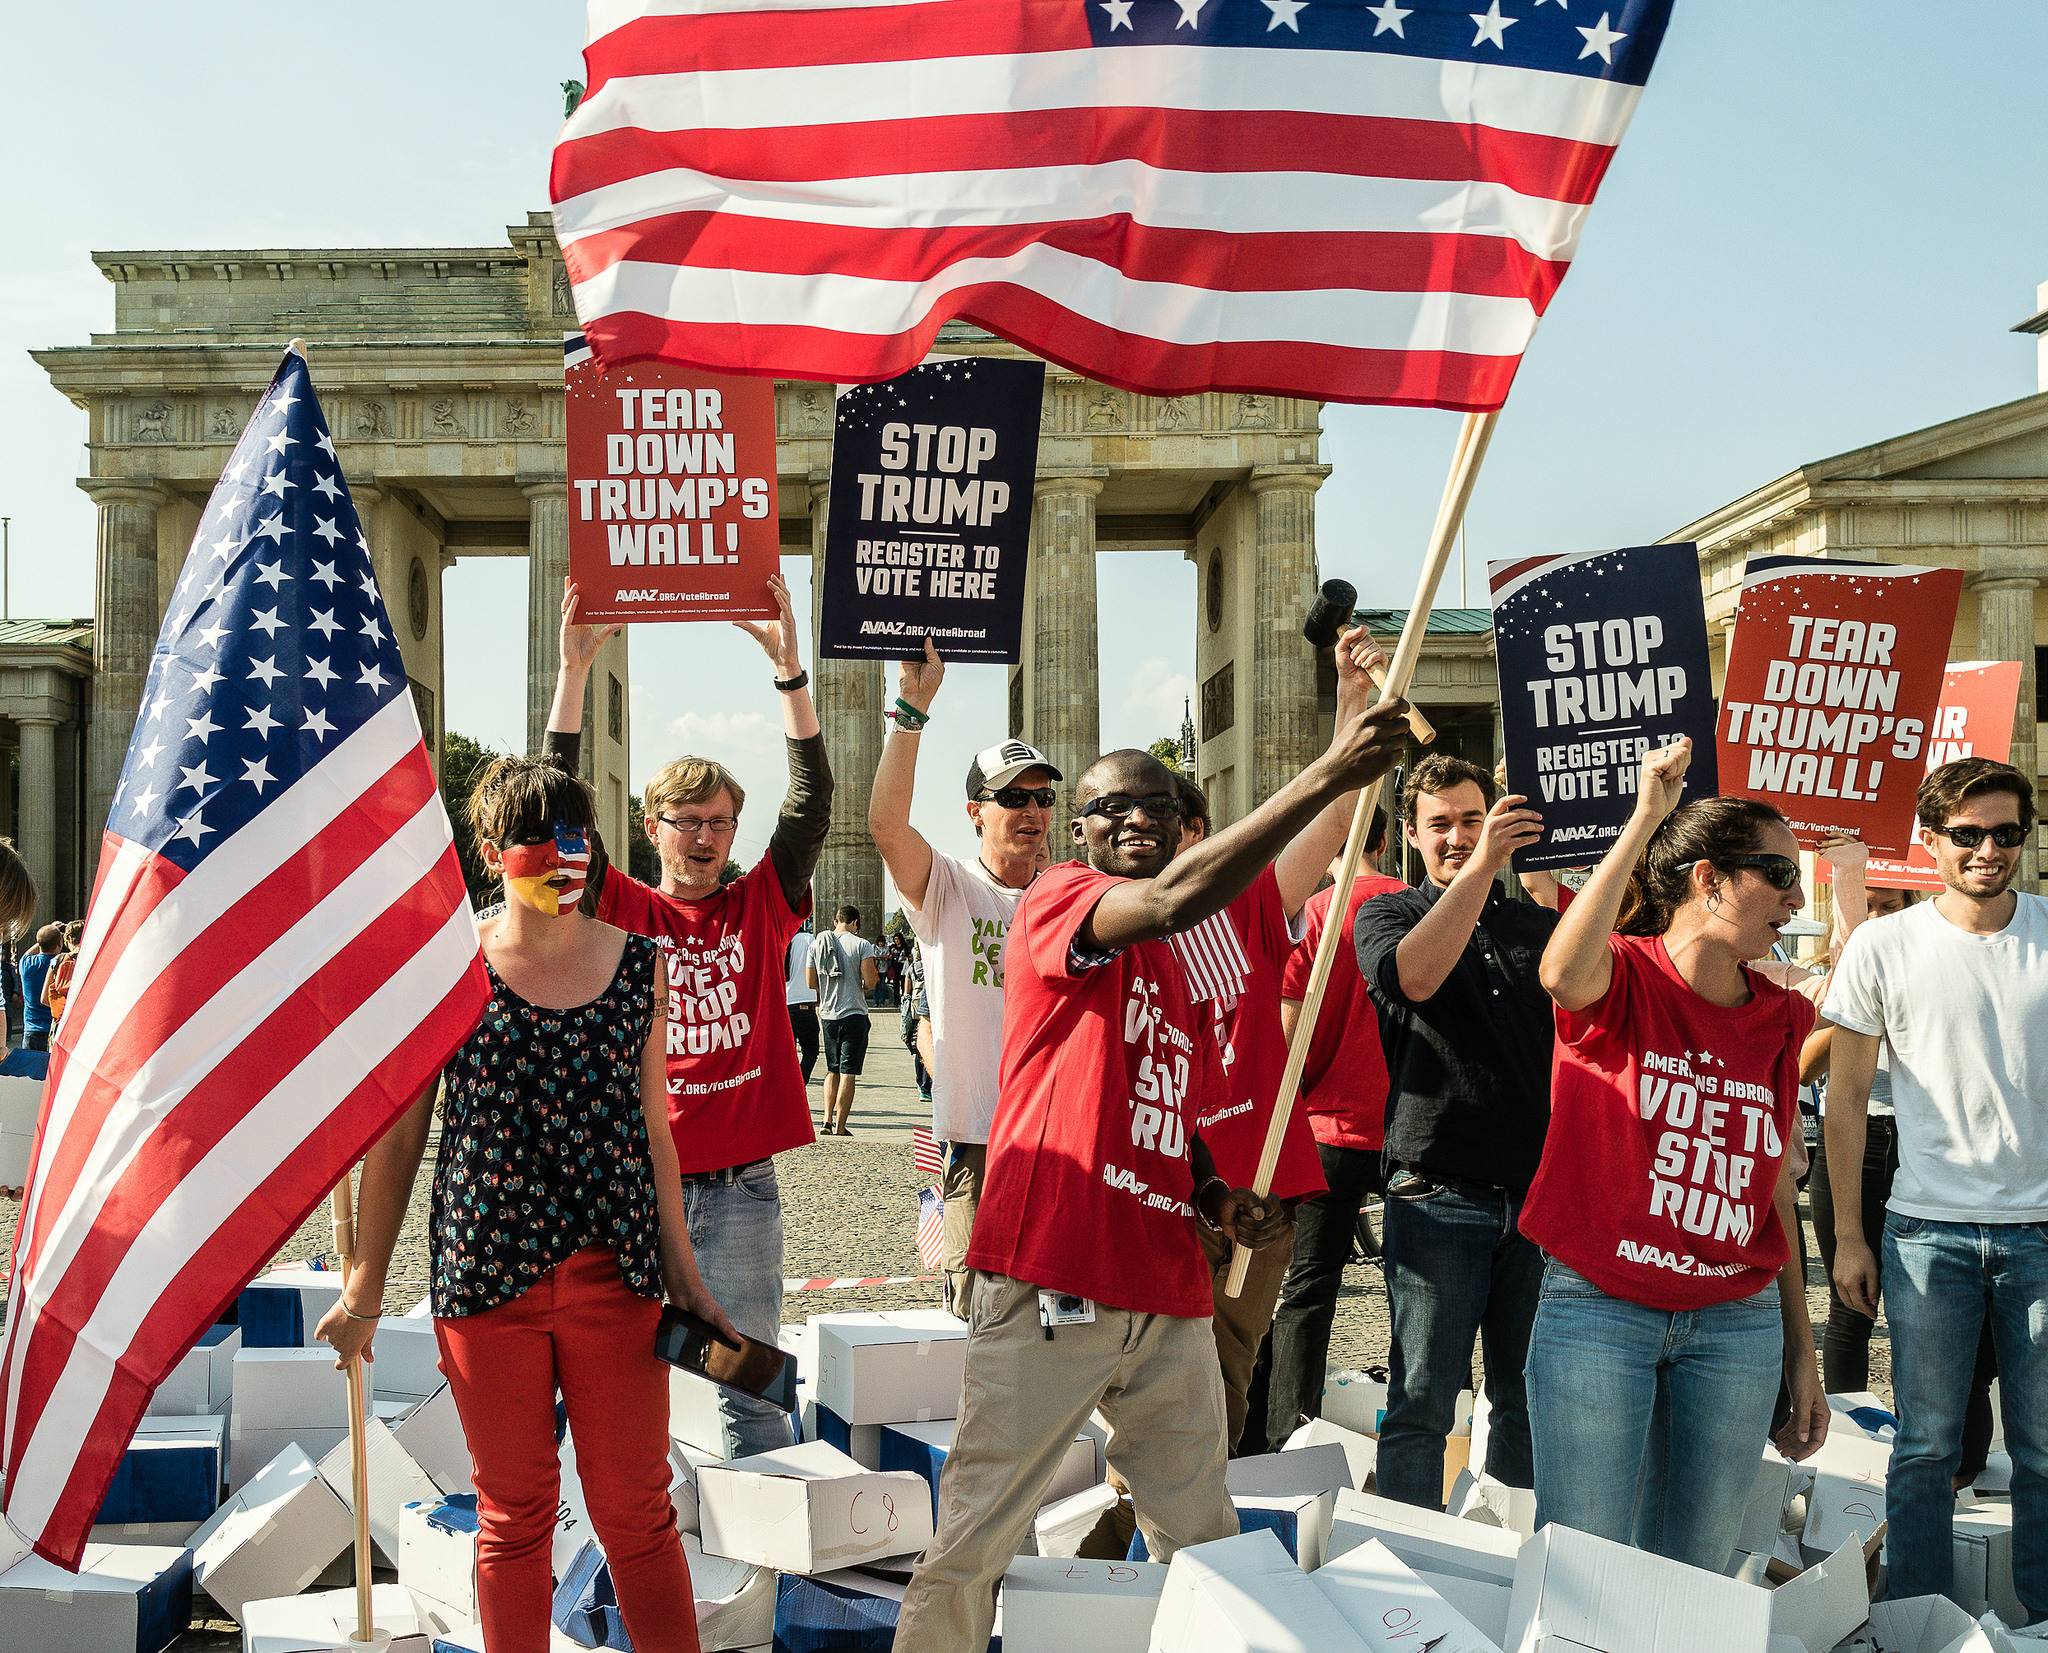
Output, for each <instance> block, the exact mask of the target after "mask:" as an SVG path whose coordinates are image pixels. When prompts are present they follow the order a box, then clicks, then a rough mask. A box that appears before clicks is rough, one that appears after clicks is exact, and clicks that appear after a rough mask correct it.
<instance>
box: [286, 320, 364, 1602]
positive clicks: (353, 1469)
mask: <svg viewBox="0 0 2048 1653" xmlns="http://www.w3.org/2000/svg"><path fill="white" fill-rule="evenodd" d="M285 349H287V350H289V351H291V352H292V353H293V354H295V355H297V356H298V357H299V358H300V359H301V360H304V359H305V355H306V341H305V340H304V339H302V338H295V339H293V340H291V342H290V343H288V344H287V345H286V346H285ZM354 1176H355V1167H354V1166H350V1167H349V1168H348V1169H347V1170H345V1171H343V1172H342V1173H341V1181H340V1182H338V1183H336V1184H335V1187H334V1193H333V1195H332V1197H331V1198H330V1200H329V1206H330V1209H331V1211H332V1214H333V1217H334V1254H335V1256H336V1258H337V1259H338V1260H339V1263H340V1269H341V1291H342V1295H343V1296H344V1297H346V1296H347V1295H348V1276H349V1270H350V1269H351V1268H353V1267H354V1266H355V1259H356V1200H355V1183H354V1180H353V1178H354ZM343 1369H344V1370H345V1371H346V1372H347V1374H348V1462H349V1480H350V1485H351V1486H352V1487H353V1489H354V1492H355V1509H356V1537H355V1563H356V1633H355V1635H354V1636H353V1637H351V1638H350V1639H351V1640H353V1641H357V1642H363V1643H374V1642H375V1641H376V1640H377V1625H376V1613H375V1609H374V1607H373V1606H372V1601H371V1594H370V1587H371V1578H370V1449H369V1441H368V1437H367V1435H366V1433H365V1429H364V1424H363V1418H364V1414H365V1411H366V1409H367V1403H368V1400H369V1396H368V1395H367V1394H365V1393H364V1390H365V1388H366V1387H367V1385H365V1384H364V1382H363V1360H362V1356H360V1355H358V1356H357V1357H356V1358H355V1359H353V1360H351V1361H350V1362H349V1363H348V1365H347V1366H346V1367H345V1368H343Z"/></svg>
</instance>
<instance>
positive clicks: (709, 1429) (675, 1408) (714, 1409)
mask: <svg viewBox="0 0 2048 1653" xmlns="http://www.w3.org/2000/svg"><path fill="white" fill-rule="evenodd" d="M668 1433H669V1439H671V1440H676V1441H681V1442H683V1443H684V1444H685V1445H686V1446H693V1447H695V1448H696V1449H697V1450H698V1451H699V1452H708V1453H710V1454H711V1455H712V1457H714V1458H723V1457H724V1456H725V1426H724V1421H723V1419H721V1417H720V1416H719V1412H718V1385H717V1384H715V1383H713V1382H711V1381H710V1379H708V1378H701V1377H699V1376H697V1374H696V1373H695V1372H686V1371H684V1370H683V1369H682V1368H681V1367H679V1366H671V1367H670V1368H669V1369H668Z"/></svg>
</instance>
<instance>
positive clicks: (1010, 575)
mask: <svg viewBox="0 0 2048 1653" xmlns="http://www.w3.org/2000/svg"><path fill="white" fill-rule="evenodd" d="M1044 391H1045V365H1044V364H1043V363H1042V362H1027V361H1017V360H1015V359H1013V358H1010V357H1004V356H953V357H949V358H946V359H944V360H941V361H930V362H924V363H922V364H920V365H919V366H917V367H914V368H912V369H911V370H910V371H909V372H908V373H905V374H903V375H902V376H901V377H899V378H895V379H888V380H885V381H884V382H882V383H881V384H873V385H851V386H848V387H847V388H846V389H845V390H843V391H841V392H840V395H839V401H838V410H837V413H838V416H837V420H836V422H835V424H834V427H833V432H832V490H831V495H830V499H829V502H828V514H827V517H826V525H825V573H824V580H825V590H824V602H823V608H822V610H821V615H820V624H819V634H818V653H819V655H820V657H821V658H824V659H827V660H871V659H890V660H895V659H902V658H905V657H916V656H918V655H921V654H922V653H923V651H924V640H925V638H926V637H930V638H931V639H932V641H933V642H934V643H935V644H937V646H938V650H939V653H940V654H941V655H943V656H944V657H945V658H946V659H947V660H952V661H957V660H980V661H987V662H992V663H998V664H1003V665H1015V664H1016V662H1017V659H1018V651H1019V646H1020V642H1021V639H1022V635H1023V626H1024V575H1025V560H1026V558H1027V557H1028V555H1029V553H1030V546H1031V497H1032V482H1033V480H1034V478H1035V477H1036V475H1037V471H1038V407H1039V400H1040V398H1041V396H1042V395H1043V394H1044Z"/></svg>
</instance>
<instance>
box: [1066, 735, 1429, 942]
mask: <svg viewBox="0 0 2048 1653" xmlns="http://www.w3.org/2000/svg"><path fill="white" fill-rule="evenodd" d="M1407 716H1408V703H1407V702H1406V701H1404V700H1382V701H1381V702H1380V703H1379V704H1378V705H1377V706H1375V707H1373V708H1372V709H1371V710H1370V711H1367V712H1361V713H1359V714H1358V715H1357V716H1355V717H1353V718H1352V719H1350V720H1349V721H1348V722H1346V723H1344V724H1341V725H1339V727H1338V732H1337V738H1336V739H1335V740H1333V741H1332V742H1331V743H1330V749H1329V750H1328V751H1327V752H1325V753H1323V755H1322V756H1321V757H1319V758H1317V759H1316V760H1315V761H1314V762H1313V763H1311V764H1310V765H1309V766H1308V767H1307V768H1306V769H1304V770H1303V771H1302V772H1301V773H1300V774H1299V775H1296V776H1295V777H1294V779H1292V780H1291V781H1289V782H1288V783H1287V784H1286V785H1285V786H1283V787H1281V788H1280V790H1279V791H1277V792H1275V793H1274V794H1273V796H1272V797H1270V798H1268V799H1267V800H1266V801H1265V802H1264V803H1262V804H1260V805H1259V806H1258V808H1256V809H1254V810H1253V811H1252V812H1251V813H1250V814H1249V815H1247V816H1245V818H1244V819H1243V820H1241V821H1239V822H1237V823H1236V824H1235V825H1234V826H1229V827H1225V828H1224V829H1223V831H1221V832H1218V833H1215V834H1213V835H1211V836H1210V837H1207V838H1204V839H1203V840H1202V841H1201V842H1200V843H1199V844H1197V845H1195V847H1194V848H1193V849H1191V850H1188V851H1187V852H1186V853H1184V854H1181V855H1176V856H1175V857H1174V858H1173V859H1172V860H1171V861H1169V862H1168V863H1167V864H1166V867H1165V869H1164V870H1163V871H1161V872H1160V873H1159V874H1158V876H1157V877H1154V878H1134V879H1127V880H1122V881H1120V882H1118V883H1115V884H1112V885H1111V886H1110V887H1109V888H1108V889H1107V890H1106V891H1104V893H1103V896H1102V899H1101V900H1100V901H1098V902H1097V903H1096V904H1095V910H1094V911H1093V912H1092V913H1091V914H1090V915H1089V917H1088V921H1087V923H1086V924H1084V925H1083V926H1082V927H1081V939H1082V941H1083V942H1084V943H1085V944H1086V945H1088V946H1090V947H1097V948H1101V949H1104V950H1106V951H1112V952H1113V951H1115V950H1116V949H1118V948H1122V947H1129V946H1132V945H1134V944H1135V943H1137V942H1140V941H1150V940H1153V939H1155V938H1156V937H1159V936H1164V935H1170V934H1172V933H1173V932H1175V931H1177V930H1185V929H1187V928H1188V927H1189V926H1190V925H1194V924H1199V923H1200V922H1201V921H1202V920H1203V919H1205V918H1207V917H1208V916H1209V915H1210V914H1211V913H1220V912H1221V911H1222V910H1223V909H1224V908H1225V907H1227V906H1229V905H1230V903H1231V902H1232V901H1234V900H1236V899H1237V897H1238V896H1239V895H1241V894H1243V892H1244V891H1245V890H1247V889H1248V888H1250V886H1251V882H1252V880H1253V879H1254V878H1256V877H1258V875H1259V869H1260V868H1261V867H1263V866H1265V865H1266V863H1267V862H1269V861H1271V860H1272V859H1273V857H1274V855H1275V854H1276V853H1277V852H1278V851H1279V850H1280V848H1281V846H1283V845H1284V844H1285V843H1286V842H1287V840H1288V839H1290V838H1292V837H1293V836H1294V835H1295V834H1296V833H1297V832H1299V831H1300V830H1301V829H1302V827H1304V826H1305V825H1307V823H1308V822H1309V821H1310V820H1311V819H1313V818H1314V816H1315V815H1316V813H1317V811H1319V810H1321V809H1322V808H1323V807H1324V806H1325V805H1327V804H1328V803H1329V802H1330V801H1331V800H1332V799H1334V798H1338V797H1341V796H1342V795H1343V794H1344V793H1346V792H1348V791H1350V790H1351V789H1352V788H1354V787H1359V786H1363V785H1364V784H1365V783H1366V782H1368V781H1370V780H1372V779H1373V778H1374V777H1375V776H1377V775H1383V774H1385V773H1386V772H1387V770H1389V769H1391V768H1392V767H1393V765H1394V760H1395V759H1396V758H1398V757H1399V756H1400V755H1401V749H1402V746H1403V744H1404V743H1405V742H1406V740H1407V738H1408V725H1407V721H1406V720H1407ZM1168 830H1169V831H1170V830H1171V827H1170V826H1169V827H1168Z"/></svg>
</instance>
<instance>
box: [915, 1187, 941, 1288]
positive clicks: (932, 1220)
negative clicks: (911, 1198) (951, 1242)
mask: <svg viewBox="0 0 2048 1653" xmlns="http://www.w3.org/2000/svg"><path fill="white" fill-rule="evenodd" d="M945 1235H946V1202H945V1201H944V1200H942V1199H940V1198H939V1191H938V1190H937V1189H936V1188H920V1189H919V1190H918V1191H917V1260H918V1262H919V1263H920V1264H922V1265H923V1266H924V1267H925V1268H937V1267H938V1266H939V1259H940V1258H941V1257H943V1256H944V1255H945V1250H946V1238H945Z"/></svg>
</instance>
